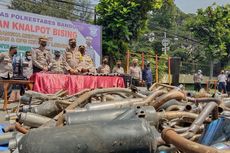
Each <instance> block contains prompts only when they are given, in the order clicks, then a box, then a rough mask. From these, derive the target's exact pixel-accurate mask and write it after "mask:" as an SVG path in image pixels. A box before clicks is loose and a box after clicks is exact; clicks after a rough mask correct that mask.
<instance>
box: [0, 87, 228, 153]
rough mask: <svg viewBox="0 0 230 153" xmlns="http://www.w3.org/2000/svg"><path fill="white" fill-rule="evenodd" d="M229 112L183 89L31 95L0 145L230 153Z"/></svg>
mask: <svg viewBox="0 0 230 153" xmlns="http://www.w3.org/2000/svg"><path fill="white" fill-rule="evenodd" d="M207 95H208V94H207ZM229 110H230V99H229V98H222V97H220V96H215V95H211V96H206V97H200V98H196V97H193V96H192V94H190V93H189V92H188V91H186V90H184V87H183V86H182V85H180V86H170V85H165V84H158V83H157V84H154V85H153V86H152V87H151V88H150V91H148V92H140V91H138V90H137V89H136V88H131V89H129V88H106V89H104V88H103V89H94V90H91V89H85V90H82V91H80V92H79V93H76V94H74V95H71V96H69V95H67V91H64V90H61V91H58V92H56V93H55V94H42V93H37V92H34V91H26V92H25V94H24V95H23V96H22V97H20V101H19V104H18V106H17V107H16V108H15V109H13V110H12V112H11V113H9V114H8V115H7V116H6V120H11V122H12V121H14V123H13V124H11V125H9V126H7V127H5V128H4V129H3V131H4V134H2V135H0V145H1V144H6V143H7V144H8V148H9V150H10V151H11V152H12V153H54V152H55V153H109V152H111V153H160V152H168V153H170V152H186V153H187V152H188V153H204V152H209V153H219V152H230V142H229V141H230V140H229V139H230V126H228V124H227V123H228V121H229V123H230V111H229ZM223 125H224V126H223ZM213 127H215V129H216V130H213V132H212V133H209V131H210V129H211V130H212V129H213ZM217 127H218V128H217ZM217 129H218V130H217ZM220 131H222V133H223V134H222V133H221V132H220ZM223 131H225V132H223ZM208 137H209V139H208V140H207V138H208Z"/></svg>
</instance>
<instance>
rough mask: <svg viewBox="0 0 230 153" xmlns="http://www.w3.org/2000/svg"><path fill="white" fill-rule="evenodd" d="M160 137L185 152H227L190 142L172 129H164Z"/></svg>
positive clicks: (226, 152) (227, 152)
mask: <svg viewBox="0 0 230 153" xmlns="http://www.w3.org/2000/svg"><path fill="white" fill-rule="evenodd" d="M161 137H162V139H163V140H164V141H165V142H166V143H170V144H173V145H174V146H176V147H177V148H178V149H180V150H181V151H183V152H186V153H229V151H224V150H221V151H219V150H217V149H215V148H212V147H208V146H204V145H201V144H199V143H196V142H192V141H190V140H188V139H185V138H184V137H182V136H180V135H178V134H177V133H176V132H175V131H173V130H172V129H164V130H163V131H162V133H161Z"/></svg>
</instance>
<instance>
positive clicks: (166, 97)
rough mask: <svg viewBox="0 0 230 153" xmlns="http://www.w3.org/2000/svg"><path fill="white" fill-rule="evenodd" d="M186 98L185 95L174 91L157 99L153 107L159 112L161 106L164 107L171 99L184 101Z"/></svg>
mask: <svg viewBox="0 0 230 153" xmlns="http://www.w3.org/2000/svg"><path fill="white" fill-rule="evenodd" d="M184 98H185V95H184V94H183V93H182V92H180V91H177V90H173V91H170V92H168V93H167V94H164V95H163V96H161V97H159V98H157V99H156V101H155V102H154V103H153V104H152V106H153V107H154V108H155V109H156V110H157V109H158V108H159V107H160V106H161V105H163V104H164V103H166V102H167V101H169V100H171V99H176V100H182V99H184Z"/></svg>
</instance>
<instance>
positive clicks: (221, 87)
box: [218, 70, 227, 93]
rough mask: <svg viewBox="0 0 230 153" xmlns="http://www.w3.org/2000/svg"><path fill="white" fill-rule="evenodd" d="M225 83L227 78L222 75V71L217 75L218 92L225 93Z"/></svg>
mask: <svg viewBox="0 0 230 153" xmlns="http://www.w3.org/2000/svg"><path fill="white" fill-rule="evenodd" d="M226 81H227V77H226V75H225V74H224V71H223V70H222V71H221V73H220V74H219V75H218V83H219V84H218V91H219V92H222V91H223V93H226Z"/></svg>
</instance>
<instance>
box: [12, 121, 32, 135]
mask: <svg viewBox="0 0 230 153" xmlns="http://www.w3.org/2000/svg"><path fill="white" fill-rule="evenodd" d="M15 129H16V130H17V131H18V132H21V133H23V134H26V133H27V132H28V131H29V130H27V129H26V128H24V127H23V126H22V125H21V124H20V123H18V122H16V123H15Z"/></svg>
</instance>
